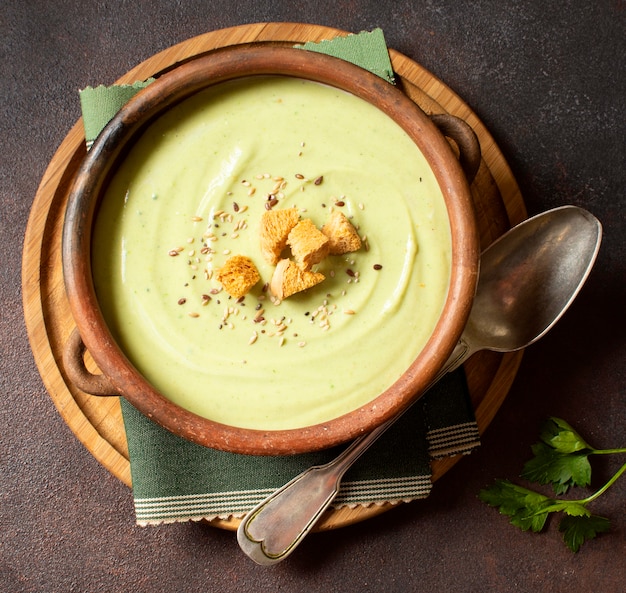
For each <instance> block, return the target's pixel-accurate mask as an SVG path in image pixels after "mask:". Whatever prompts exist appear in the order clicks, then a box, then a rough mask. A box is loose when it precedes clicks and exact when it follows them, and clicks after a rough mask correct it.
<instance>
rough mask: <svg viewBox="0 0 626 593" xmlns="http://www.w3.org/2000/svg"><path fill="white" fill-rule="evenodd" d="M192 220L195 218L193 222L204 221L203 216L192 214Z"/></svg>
mask: <svg viewBox="0 0 626 593" xmlns="http://www.w3.org/2000/svg"><path fill="white" fill-rule="evenodd" d="M191 220H193V222H202V216H192V217H191Z"/></svg>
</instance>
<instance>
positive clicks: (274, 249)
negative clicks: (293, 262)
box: [260, 208, 300, 266]
mask: <svg viewBox="0 0 626 593" xmlns="http://www.w3.org/2000/svg"><path fill="white" fill-rule="evenodd" d="M298 220H300V215H299V214H298V211H297V210H296V209H295V208H283V209H282V210H281V209H279V210H266V211H265V212H264V213H263V216H261V230H260V239H261V255H262V256H263V259H265V261H267V263H269V264H272V265H273V266H275V265H276V264H277V263H278V260H279V259H280V254H281V253H282V251H283V249H285V246H286V245H287V237H288V235H289V232H290V231H291V229H293V227H295V226H296V224H298Z"/></svg>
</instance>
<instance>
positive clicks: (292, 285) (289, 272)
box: [270, 259, 324, 300]
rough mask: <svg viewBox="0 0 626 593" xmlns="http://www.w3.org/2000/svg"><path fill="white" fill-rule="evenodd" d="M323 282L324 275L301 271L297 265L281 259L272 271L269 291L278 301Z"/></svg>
mask: <svg viewBox="0 0 626 593" xmlns="http://www.w3.org/2000/svg"><path fill="white" fill-rule="evenodd" d="M322 280H324V274H320V273H319V272H312V271H310V270H303V269H302V268H301V267H300V266H298V264H296V263H295V262H293V261H291V260H289V259H281V260H280V261H279V262H278V265H277V266H276V269H275V270H274V274H273V276H272V280H271V282H270V291H271V292H272V294H273V295H274V296H275V297H277V298H279V299H280V300H282V299H286V298H287V297H289V296H291V295H292V294H295V293H297V292H301V291H303V290H306V289H307V288H311V287H312V286H315V285H316V284H319V283H320V282H322Z"/></svg>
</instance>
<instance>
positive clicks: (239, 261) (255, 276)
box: [217, 255, 261, 299]
mask: <svg viewBox="0 0 626 593" xmlns="http://www.w3.org/2000/svg"><path fill="white" fill-rule="evenodd" d="M217 279H218V281H219V282H220V283H221V284H222V286H223V287H224V290H225V291H226V292H227V293H228V294H229V295H230V296H232V297H233V298H236V299H238V298H241V297H242V296H245V295H246V294H248V292H249V291H250V289H251V288H252V287H253V286H254V285H255V284H256V283H257V282H258V281H259V280H260V279H261V275H260V274H259V271H258V270H257V268H256V266H255V265H254V262H253V261H252V260H251V259H250V258H249V257H245V256H244V255H234V256H233V257H231V258H229V259H227V260H226V262H225V263H224V265H223V266H222V267H221V268H220V270H219V272H218V274H217Z"/></svg>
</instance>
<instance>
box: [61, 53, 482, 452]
mask: <svg viewBox="0 0 626 593" xmlns="http://www.w3.org/2000/svg"><path fill="white" fill-rule="evenodd" d="M258 75H286V76H292V77H297V78H303V79H307V80H312V81H315V82H321V83H323V84H328V85H330V86H334V87H337V88H339V89H342V90H344V91H347V92H350V93H352V94H354V95H356V96H358V97H360V98H361V99H364V100H366V101H368V102H369V103H371V104H373V105H374V106H375V107H377V108H378V109H380V110H382V111H383V112H385V113H387V115H389V116H390V117H391V118H392V119H393V120H394V121H395V122H396V123H397V124H398V125H400V126H401V127H402V128H403V129H404V130H405V132H406V133H407V134H408V135H409V136H410V137H411V139H412V140H413V141H414V142H415V143H416V144H417V145H418V147H419V148H420V150H421V151H422V152H423V153H424V156H425V157H426V160H427V161H428V163H429V165H430V167H431V169H432V171H433V173H434V175H435V177H436V179H437V180H438V182H439V185H440V187H441V190H442V193H443V195H444V200H445V203H446V207H447V210H448V219H449V222H450V231H451V236H452V238H453V243H454V249H453V251H452V258H451V270H450V283H449V289H448V294H447V297H446V301H445V303H444V306H443V309H442V313H441V315H440V318H439V320H438V322H437V324H436V326H435V329H434V331H433V333H432V335H431V337H430V339H429V340H428V341H427V343H426V345H425V346H424V348H423V350H422V351H421V352H420V354H419V355H418V357H417V358H416V359H415V360H414V361H413V363H412V364H411V365H410V366H409V368H408V369H406V371H405V372H404V373H403V374H402V376H401V377H400V378H399V379H398V380H397V381H396V382H395V383H394V384H393V385H392V386H390V387H389V388H388V389H387V390H385V391H384V392H383V393H381V394H379V395H378V396H377V397H376V398H374V399H373V400H372V401H370V402H369V403H368V404H366V405H364V406H361V407H360V408H358V409H356V410H354V411H352V412H349V413H347V414H344V415H343V416H340V417H338V418H335V419H332V420H329V421H327V422H323V423H320V424H316V425H313V426H309V427H304V428H297V429H284V430H259V429H246V428H239V427H233V426H228V425H225V424H222V423H219V422H215V421H212V420H209V419H207V418H204V417H201V416H198V415H196V414H194V413H193V412H190V411H188V410H186V409H184V408H182V407H180V406H178V405H177V404H174V403H173V402H172V401H170V400H169V399H167V398H166V397H165V396H164V395H162V394H161V393H159V392H158V391H157V390H156V389H155V388H154V387H152V386H151V385H150V384H149V383H148V382H147V381H146V380H145V379H144V378H143V377H142V375H141V374H140V373H139V372H138V371H137V369H135V367H134V366H133V365H132V363H131V362H130V361H129V360H128V358H127V357H126V356H125V355H124V353H123V352H122V351H121V350H120V348H119V347H118V346H117V344H116V342H115V339H114V338H113V336H112V335H111V333H110V331H109V330H108V327H107V325H106V323H105V321H104V318H103V316H102V313H101V311H100V307H99V304H98V301H97V298H96V294H95V288H94V285H93V280H92V274H91V229H92V225H93V221H94V217H95V212H96V209H97V204H98V200H99V195H100V192H101V190H102V188H103V186H104V185H105V183H106V180H107V179H108V177H109V175H110V174H111V172H112V171H113V170H114V168H115V166H116V164H117V163H118V162H119V161H120V160H121V159H122V158H123V156H124V153H125V151H126V150H127V149H128V147H129V145H130V144H132V141H133V139H135V138H137V137H138V136H139V135H140V134H141V131H142V130H143V129H144V127H145V126H147V125H149V124H150V123H151V122H152V121H153V120H154V119H155V118H158V117H159V116H160V115H161V114H163V113H164V112H165V111H166V110H167V109H169V108H171V107H172V106H174V105H175V104H177V103H178V102H180V101H182V100H184V99H186V98H188V97H189V96H191V95H193V94H195V93H196V92H199V91H201V90H203V89H205V88H208V87H209V86H212V85H215V84H219V83H221V82H226V81H229V80H233V79H237V78H242V77H247V76H258ZM478 261H479V240H478V231H477V228H476V223H475V218H474V210H473V201H472V197H471V191H470V189H469V186H468V183H467V180H466V178H465V175H464V173H463V171H462V168H461V166H460V164H459V162H458V159H457V157H456V155H455V154H454V151H453V150H452V148H451V146H450V144H449V143H448V142H447V140H446V139H445V138H444V136H443V134H441V132H440V131H439V130H438V129H437V127H436V126H435V124H433V123H432V122H431V121H430V119H429V117H428V116H427V115H426V114H425V113H424V112H423V111H422V110H421V109H420V108H419V107H418V106H417V105H416V104H415V103H414V102H413V101H412V100H411V99H410V98H409V97H408V96H407V95H406V94H405V93H403V92H402V91H401V90H400V89H399V88H397V87H395V86H394V85H392V84H390V83H389V82H387V81H385V80H383V79H382V78H380V77H379V76H377V75H375V74H373V73H371V72H369V71H367V70H364V69H362V68H360V67H358V66H355V65H354V64H351V63H349V62H347V61H345V60H342V59H339V58H335V57H331V56H327V55H325V54H321V53H316V52H309V51H305V50H302V49H298V48H292V47H284V46H275V45H259V44H244V45H239V46H230V47H227V48H222V49H218V50H214V51H212V52H209V53H207V54H203V55H201V56H199V57H195V58H192V59H191V60H189V61H186V62H184V63H181V64H180V65H177V66H175V67H174V68H172V69H169V70H168V71H166V72H165V73H163V74H162V75H160V76H158V77H157V78H156V80H155V81H154V82H152V83H151V84H149V85H148V86H146V87H145V88H144V89H143V90H141V91H140V92H139V93H138V94H137V95H135V96H134V97H133V98H132V99H131V100H130V101H129V102H128V103H126V104H125V105H124V106H123V107H122V108H121V109H120V110H119V111H118V112H117V114H116V115H115V116H114V117H113V118H112V119H111V121H110V122H109V123H108V124H107V125H106V126H105V128H104V129H103V130H102V132H101V133H100V135H99V136H98V138H97V139H96V140H95V142H94V143H93V145H92V147H91V149H90V150H89V151H88V153H87V155H86V156H85V158H84V160H83V162H82V163H81V165H80V167H79V169H78V171H77V174H76V177H75V179H74V181H73V184H72V187H71V190H70V193H69V198H68V204H67V207H66V212H65V220H64V226H63V235H62V264H63V276H64V282H65V288H66V292H67V296H68V300H69V305H70V310H71V313H72V316H73V318H74V320H75V322H76V324H77V327H78V330H79V332H80V336H81V338H82V341H83V343H84V345H85V347H86V348H87V350H88V351H89V352H90V354H91V356H92V357H93V359H94V361H95V362H96V364H97V366H98V367H99V368H100V370H101V371H102V373H103V374H104V375H105V376H106V377H107V378H108V379H109V380H110V381H111V383H112V384H113V385H114V386H115V388H116V390H117V391H118V392H119V394H120V395H122V396H123V397H125V399H127V400H128V401H129V402H130V403H131V404H132V405H133V406H135V407H136V408H137V409H138V410H139V411H140V412H142V413H143V414H144V415H145V416H147V417H148V418H151V419H152V420H154V421H155V422H157V423H158V424H160V425H161V426H163V427H164V428H166V429H167V430H169V431H171V432H173V433H174V434H176V435H178V436H181V437H183V438H185V439H187V440H190V441H192V442H195V443H197V444H200V445H203V446H207V447H211V448H214V449H220V450H224V451H230V452H234V453H243V454H252V455H288V454H296V453H304V452H310V451H315V450H319V449H325V448H328V447H332V446H335V445H338V444H341V443H343V442H346V441H349V440H351V439H354V438H355V437H357V436H359V435H360V434H364V433H366V432H369V431H371V430H373V429H374V428H375V427H376V426H378V425H380V424H382V423H383V422H385V421H386V420H388V419H390V418H391V417H393V416H395V415H396V414H398V413H399V412H401V411H403V410H405V409H406V408H408V407H409V406H410V405H411V404H412V403H413V402H414V401H415V400H417V399H418V398H419V396H420V395H421V393H423V392H424V391H425V389H426V388H427V387H428V386H429V384H430V383H431V381H432V380H433V379H434V378H435V376H436V374H437V372H438V370H439V369H440V367H441V366H442V365H443V363H444V362H445V361H446V360H447V358H448V356H449V355H450V353H451V352H452V350H453V349H454V346H455V345H456V343H457V341H458V339H459V337H460V335H461V333H462V331H463V328H464V327H465V323H466V321H467V317H468V316H469V312H470V309H471V303H472V300H473V296H474V292H475V287H476V281H477V277H478V267H479V264H478Z"/></svg>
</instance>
